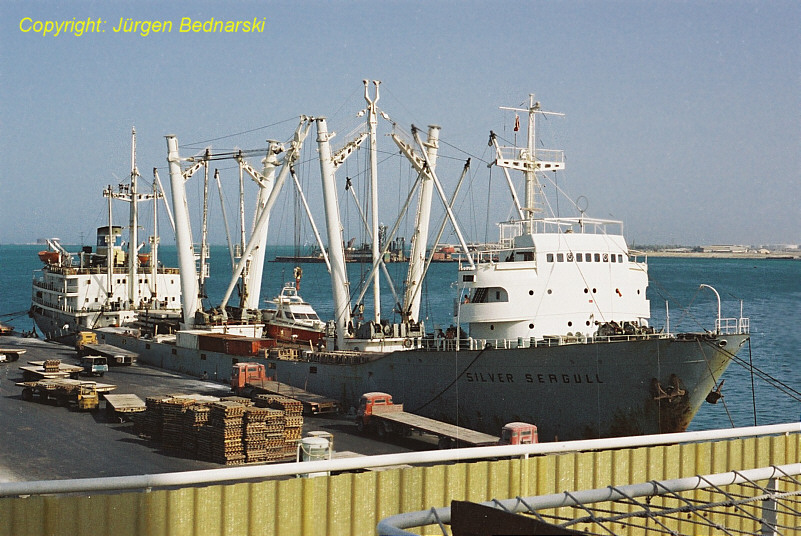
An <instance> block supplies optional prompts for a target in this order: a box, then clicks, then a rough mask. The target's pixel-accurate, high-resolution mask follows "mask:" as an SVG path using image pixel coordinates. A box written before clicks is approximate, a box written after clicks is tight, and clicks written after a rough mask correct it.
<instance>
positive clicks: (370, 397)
mask: <svg viewBox="0 0 801 536" xmlns="http://www.w3.org/2000/svg"><path fill="white" fill-rule="evenodd" d="M393 405H394V404H393V402H392V395H390V394H387V393H379V392H371V393H364V394H363V395H362V398H361V399H360V400H359V409H358V411H357V412H356V417H357V418H358V419H359V420H364V421H365V424H366V423H367V421H368V420H369V419H370V415H372V414H373V407H374V406H393Z"/></svg>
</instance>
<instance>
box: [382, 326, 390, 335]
mask: <svg viewBox="0 0 801 536" xmlns="http://www.w3.org/2000/svg"><path fill="white" fill-rule="evenodd" d="M383 331H384V335H389V334H390V333H392V326H390V325H389V324H387V325H386V326H384V330H383Z"/></svg>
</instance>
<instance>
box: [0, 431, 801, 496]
mask: <svg viewBox="0 0 801 536" xmlns="http://www.w3.org/2000/svg"><path fill="white" fill-rule="evenodd" d="M791 433H801V423H788V424H775V425H767V426H755V427H746V428H732V429H728V430H708V431H703V432H681V433H674V434H657V435H647V436H632V437H616V438H606V439H587V440H581V441H560V442H553V443H536V444H533V445H503V446H494V447H471V448H461V449H452V450H431V451H423V452H410V453H402V454H384V455H379V456H361V457H357V458H341V459H334V460H322V461H306V462H296V463H284V464H273V465H253V466H240V467H229V468H223V469H207V470H202V471H186V472H177V473H161V474H150V475H135V476H122V477H102V478H83V479H72V480H39V481H31V482H0V497H8V496H19V495H42V494H56V493H96V492H104V491H122V490H151V489H154V488H166V487H174V486H192V485H204V484H214V483H219V482H239V481H249V480H263V479H268V478H275V477H286V476H296V475H300V474H308V473H321V472H322V473H328V472H333V471H361V470H364V469H370V468H377V467H388V466H398V465H419V464H431V463H451V462H465V461H471V460H481V459H493V458H501V457H521V458H528V457H529V456H534V455H542V454H555V453H568V452H585V451H601V450H607V449H622V448H637V447H647V446H658V445H671V444H676V443H691V442H698V441H714V440H723V439H734V438H745V437H758V436H768V435H778V434H791Z"/></svg>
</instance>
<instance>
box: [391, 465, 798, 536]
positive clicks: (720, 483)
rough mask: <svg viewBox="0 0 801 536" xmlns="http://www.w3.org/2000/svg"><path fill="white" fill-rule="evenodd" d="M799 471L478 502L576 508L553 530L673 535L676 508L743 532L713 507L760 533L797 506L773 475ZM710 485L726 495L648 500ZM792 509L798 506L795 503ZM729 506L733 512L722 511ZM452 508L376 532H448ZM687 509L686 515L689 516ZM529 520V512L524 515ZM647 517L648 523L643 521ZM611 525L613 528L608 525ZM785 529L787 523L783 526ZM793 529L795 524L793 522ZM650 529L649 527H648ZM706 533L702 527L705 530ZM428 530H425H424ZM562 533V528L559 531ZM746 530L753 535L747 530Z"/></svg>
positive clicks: (509, 509) (788, 478) (710, 524)
mask: <svg viewBox="0 0 801 536" xmlns="http://www.w3.org/2000/svg"><path fill="white" fill-rule="evenodd" d="M799 475H801V463H793V464H787V465H781V466H771V467H761V468H757V469H745V470H739V471H730V472H727V473H716V474H711V475H705V476H701V475H698V476H693V477H685V478H677V479H672V480H660V481H657V480H653V481H650V482H643V483H638V484H629V485H626V486H607V487H605V488H596V489H588V490H580V491H565V492H563V493H554V494H550V495H540V496H531V497H514V498H511V499H503V500H501V499H493V500H492V501H487V502H484V503H480V504H481V506H486V507H490V508H495V509H498V510H500V511H502V512H506V513H515V514H517V513H522V514H530V515H533V516H534V517H535V518H537V519H539V520H540V521H543V522H546V523H547V521H545V518H544V517H543V516H540V515H539V514H538V511H544V510H551V509H555V508H565V507H577V508H578V510H579V511H580V513H581V518H580V519H573V520H569V519H568V518H565V516H564V514H562V515H559V516H558V517H554V516H553V515H550V516H548V517H549V518H551V519H553V522H554V523H558V524H553V525H551V526H553V528H554V529H558V528H569V527H571V526H573V525H576V524H578V523H583V524H584V526H583V528H584V530H585V531H586V532H587V533H591V534H598V533H597V532H590V531H589V530H587V527H586V524H589V523H592V524H593V525H596V526H598V525H600V526H601V527H602V528H603V529H604V530H603V532H602V534H606V533H609V534H613V533H617V530H620V529H622V528H623V527H624V526H628V527H629V528H631V527H632V526H634V523H633V522H630V521H628V520H629V519H645V520H647V521H645V523H646V524H645V525H643V526H638V527H637V528H641V529H644V530H645V532H644V533H649V534H650V533H651V531H653V533H655V534H665V533H671V534H677V532H675V531H672V530H669V527H667V526H666V525H665V524H664V522H663V521H662V519H664V520H665V521H666V522H667V521H670V522H672V523H677V522H680V520H679V519H678V518H677V516H676V514H678V513H688V512H689V513H695V514H696V515H697V516H700V518H701V520H700V521H698V520H694V521H693V522H692V523H693V526H694V529H695V530H694V531H693V532H695V531H699V532H700V531H701V529H702V528H704V527H706V528H710V529H715V530H716V531H720V532H719V533H720V534H733V533H738V534H740V533H744V532H741V531H740V530H734V531H732V532H729V531H728V530H726V527H725V526H722V525H721V524H720V523H719V522H718V521H716V520H707V519H706V518H708V517H709V516H710V512H714V511H715V510H716V509H720V510H721V511H723V512H724V513H723V515H728V516H729V517H730V519H731V521H732V522H733V524H734V525H737V526H739V525H741V524H742V522H743V520H749V521H751V522H753V523H755V525H756V526H757V527H761V532H760V533H761V534H784V533H783V532H778V531H775V530H774V529H775V528H776V525H777V515H776V514H777V513H779V512H781V513H783V514H785V515H789V516H793V517H794V516H796V515H798V511H797V510H796V509H795V508H794V505H792V504H786V505H785V506H784V507H782V508H777V505H778V504H779V501H781V500H788V501H789V502H790V503H793V502H795V503H796V505H797V499H795V498H796V497H798V495H799V494H801V491H799V490H797V489H796V490H790V491H783V492H782V491H779V490H778V489H777V486H776V481H777V480H778V479H783V480H785V482H786V483H785V486H784V487H789V486H791V485H792V484H799V480H798V478H797V477H799ZM760 481H767V485H766V486H758V485H756V483H757V482H760ZM739 484H746V485H749V486H750V487H751V489H755V490H759V492H761V493H759V494H757V495H756V496H755V497H748V496H747V495H746V494H744V493H743V492H739V491H735V492H733V493H728V492H726V490H725V488H727V487H730V486H735V485H739ZM705 489H711V490H712V491H714V492H717V493H718V494H720V495H722V496H723V497H725V498H726V500H725V501H719V502H705V501H698V500H694V501H693V500H685V501H683V504H682V503H681V502H679V501H676V502H677V503H678V504H680V505H681V506H679V507H660V505H658V504H652V503H651V500H652V499H653V498H654V497H657V496H668V497H670V498H671V499H674V500H675V499H680V496H679V494H680V493H683V492H690V491H695V490H705ZM640 498H645V501H638V500H637V499H640ZM610 502H612V503H614V502H620V503H622V504H621V508H620V509H617V510H614V509H611V508H610V506H609V505H608V503H610ZM595 503H603V506H602V507H601V508H600V510H599V511H593V510H594V509H593V508H591V507H590V506H589V505H592V504H595ZM749 503H750V504H754V505H755V506H754V507H753V509H754V510H756V512H757V513H749V512H748V510H750V508H748V507H747V505H748V504H749ZM635 505H637V506H640V509H641V511H640V512H636V513H632V512H631V509H632V507H633V506H635ZM796 508H797V506H796ZM727 509H733V511H727ZM451 514H452V510H451V507H444V508H431V509H428V510H421V511H418V512H407V513H403V514H397V515H394V516H391V517H389V518H387V519H383V520H381V522H379V523H378V526H377V527H376V532H377V533H378V535H379V536H415V535H416V533H413V532H408V531H406V530H404V529H409V528H421V527H424V526H430V525H439V527H440V529H441V530H442V534H443V535H445V536H447V535H448V534H449V532H448V531H446V530H445V527H444V525H447V524H450V523H451V521H452V515H451ZM690 518H691V516H690V514H688V515H687V519H690ZM529 519H531V517H529ZM649 522H650V524H648V523H649ZM607 525H610V526H611V527H614V528H615V529H617V530H615V531H614V532H613V531H612V529H611V528H610V527H609V526H607ZM783 528H790V527H783ZM796 528H797V526H796ZM649 529H651V530H649ZM704 532H705V531H704ZM426 534H428V532H426ZM560 534H561V532H560ZM748 534H753V533H752V532H750V531H749V532H748Z"/></svg>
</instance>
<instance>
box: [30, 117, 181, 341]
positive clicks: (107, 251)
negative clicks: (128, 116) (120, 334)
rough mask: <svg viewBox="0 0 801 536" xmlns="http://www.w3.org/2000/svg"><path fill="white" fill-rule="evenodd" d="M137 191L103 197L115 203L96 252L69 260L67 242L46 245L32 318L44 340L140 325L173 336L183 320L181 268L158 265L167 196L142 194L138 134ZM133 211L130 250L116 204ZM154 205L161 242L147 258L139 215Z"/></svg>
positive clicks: (87, 249) (154, 242) (132, 187)
mask: <svg viewBox="0 0 801 536" xmlns="http://www.w3.org/2000/svg"><path fill="white" fill-rule="evenodd" d="M130 177H131V178H130V183H128V184H121V185H119V186H118V187H117V188H116V189H114V188H112V187H111V186H110V185H109V186H108V187H107V188H105V189H104V190H103V196H104V197H105V198H107V200H108V225H105V226H102V227H98V228H97V235H96V236H97V242H96V244H97V245H96V247H95V248H94V249H93V248H92V246H82V248H81V250H80V251H79V252H73V253H71V252H69V251H67V250H66V249H65V247H64V246H62V245H61V243H60V241H59V239H57V238H53V239H48V240H46V243H47V244H48V249H47V250H43V251H40V252H39V259H40V260H41V261H42V263H43V266H42V268H41V269H40V270H38V271H36V272H34V277H33V289H32V296H31V308H30V310H29V315H30V316H31V318H33V321H34V322H35V324H36V326H37V327H38V328H39V330H40V331H41V332H42V334H43V335H44V336H45V337H46V338H48V339H53V340H58V341H61V342H69V343H72V342H74V340H75V336H76V334H77V333H78V332H79V331H81V330H86V329H93V328H100V327H104V326H125V325H133V324H135V323H137V322H142V323H145V324H148V325H149V326H150V327H151V329H156V330H158V329H159V328H161V329H162V330H165V331H166V330H170V329H174V327H176V326H177V321H178V319H179V317H180V314H181V298H180V295H181V286H180V281H179V277H178V269H177V268H168V267H164V266H161V264H160V262H159V258H158V244H159V237H158V226H157V221H158V220H157V218H156V216H155V215H156V214H157V206H156V205H157V203H158V201H159V200H160V199H163V197H164V196H163V194H162V193H161V190H160V189H159V187H158V181H157V180H156V179H155V178H154V181H153V191H152V193H150V194H148V193H143V192H141V191H140V190H139V188H138V178H139V171H138V170H137V168H136V130H135V129H133V130H132V131H131V175H130ZM115 199H117V200H121V201H126V202H128V203H129V211H128V212H129V222H128V229H129V231H128V234H127V238H128V240H127V248H123V242H122V240H123V227H122V226H119V225H114V224H113V213H112V201H113V200H115ZM147 200H152V201H153V205H154V209H153V213H154V220H153V235H152V236H150V237H149V242H150V251H149V252H148V253H140V251H139V247H138V243H139V239H138V230H139V212H138V206H139V203H141V202H142V201H147Z"/></svg>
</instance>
